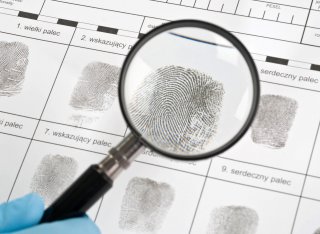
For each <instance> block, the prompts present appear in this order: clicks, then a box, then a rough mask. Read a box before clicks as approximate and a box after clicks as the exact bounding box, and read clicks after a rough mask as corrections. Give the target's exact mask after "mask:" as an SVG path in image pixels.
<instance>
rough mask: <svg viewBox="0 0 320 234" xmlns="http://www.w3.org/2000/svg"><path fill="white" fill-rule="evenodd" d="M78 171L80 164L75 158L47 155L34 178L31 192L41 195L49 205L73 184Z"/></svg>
mask: <svg viewBox="0 0 320 234" xmlns="http://www.w3.org/2000/svg"><path fill="white" fill-rule="evenodd" d="M77 169H78V163H77V161H75V160H74V159H73V158H70V157H66V156H61V155H58V154H57V155H46V156H45V157H43V159H42V160H41V162H40V164H39V166H38V168H37V170H36V172H35V174H34V176H33V178H32V182H31V185H30V187H31V190H32V191H33V192H36V193H39V194H40V195H41V196H42V197H43V198H44V200H45V203H46V205H49V204H50V203H51V202H53V201H54V200H55V199H56V198H57V197H58V196H59V195H60V194H61V193H62V192H63V191H64V190H65V189H66V188H67V187H68V186H69V185H70V184H71V183H72V181H73V179H74V178H75V175H76V173H77Z"/></svg>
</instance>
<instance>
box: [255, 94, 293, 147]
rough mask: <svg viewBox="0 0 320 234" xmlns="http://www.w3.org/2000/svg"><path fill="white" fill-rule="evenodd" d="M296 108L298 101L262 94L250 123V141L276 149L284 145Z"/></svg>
mask: <svg viewBox="0 0 320 234" xmlns="http://www.w3.org/2000/svg"><path fill="white" fill-rule="evenodd" d="M297 108H298V103H297V101H295V100H294V99H292V98H288V97H285V96H280V95H263V96H262V97H261V100H260V105H259V111H258V113H257V116H256V118H255V121H254V122H253V124H252V131H251V138H252V141H253V142H255V143H257V144H263V145H266V146H269V147H272V148H276V149H279V148H283V147H285V145H286V142H287V139H288V134H289V131H290V129H291V127H292V124H293V121H294V118H295V116H296V112H297Z"/></svg>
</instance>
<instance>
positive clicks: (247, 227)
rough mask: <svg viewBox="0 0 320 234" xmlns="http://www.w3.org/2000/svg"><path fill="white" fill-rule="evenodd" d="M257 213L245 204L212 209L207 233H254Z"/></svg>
mask: <svg viewBox="0 0 320 234" xmlns="http://www.w3.org/2000/svg"><path fill="white" fill-rule="evenodd" d="M258 223H259V216H258V213H257V212H256V211H255V210H253V209H251V208H248V207H245V206H222V207H218V208H215V209H213V211H212V212H211V219H210V222H209V225H208V229H207V234H255V233H256V231H257V228H258Z"/></svg>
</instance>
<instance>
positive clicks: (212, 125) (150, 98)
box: [129, 66, 225, 153]
mask: <svg viewBox="0 0 320 234" xmlns="http://www.w3.org/2000/svg"><path fill="white" fill-rule="evenodd" d="M224 93H225V92H224V88H223V85H222V84H221V83H219V82H217V81H214V80H213V79H212V78H211V77H210V76H208V75H206V74H203V73H200V72H198V71H196V70H193V69H186V68H183V67H179V66H166V67H162V68H159V69H157V70H156V71H155V72H154V73H152V74H150V75H149V76H147V77H146V78H145V80H144V82H143V84H142V85H141V87H139V88H138V90H137V92H136V93H135V95H134V97H133V100H132V102H131V103H130V105H129V111H130V114H131V120H132V122H133V124H134V125H135V127H136V128H137V129H138V130H139V131H140V132H141V133H143V135H144V136H145V137H146V138H147V139H149V140H150V141H152V142H153V143H155V144H156V145H157V146H158V147H161V148H166V149H168V150H169V151H171V152H172V151H173V152H176V153H185V152H197V151H201V150H202V149H203V148H205V146H206V145H207V144H208V143H209V142H210V141H211V138H212V137H213V136H214V135H215V134H216V131H217V124H218V120H219V115H220V110H221V107H222V102H223V96H224Z"/></svg>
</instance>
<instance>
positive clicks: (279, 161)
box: [222, 83, 320, 173]
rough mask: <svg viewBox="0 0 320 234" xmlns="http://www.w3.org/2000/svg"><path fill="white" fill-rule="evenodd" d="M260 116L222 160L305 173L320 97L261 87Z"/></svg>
mask: <svg viewBox="0 0 320 234" xmlns="http://www.w3.org/2000/svg"><path fill="white" fill-rule="evenodd" d="M261 86H262V87H261V88H262V91H261V97H260V104H259V108H258V112H257V115H256V117H255V120H254V121H253V123H252V125H251V127H250V128H249V130H248V132H247V133H246V135H245V136H244V137H243V138H242V139H241V140H240V142H239V143H238V144H236V145H235V146H234V147H232V148H231V149H230V150H229V151H227V152H226V153H224V154H223V155H222V157H227V158H232V159H237V160H239V159H240V158H241V159H240V160H241V161H244V162H250V163H255V164H258V165H264V166H269V167H273V168H279V169H284V170H288V171H294V172H300V173H305V172H306V170H307V167H308V162H309V158H310V156H311V153H312V148H313V144H314V139H315V137H316V133H317V128H318V124H319V122H318V120H319V118H320V109H319V108H315V106H317V105H318V104H320V102H319V103H317V102H318V101H317V100H319V94H318V93H316V92H314V93H312V92H307V91H305V90H301V89H293V88H288V87H284V86H280V85H279V86H276V88H275V86H274V85H271V84H267V83H262V84H261Z"/></svg>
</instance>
